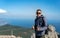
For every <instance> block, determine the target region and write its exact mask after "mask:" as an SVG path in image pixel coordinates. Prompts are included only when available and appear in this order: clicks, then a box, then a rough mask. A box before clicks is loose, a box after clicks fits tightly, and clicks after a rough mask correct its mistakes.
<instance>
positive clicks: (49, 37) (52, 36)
mask: <svg viewBox="0 0 60 38" xmlns="http://www.w3.org/2000/svg"><path fill="white" fill-rule="evenodd" d="M48 29H49V30H48V34H45V35H44V36H42V38H58V34H57V32H56V29H55V27H54V26H53V25H49V26H48ZM59 37H60V36H59ZM31 38H35V33H33V34H32V35H31Z"/></svg>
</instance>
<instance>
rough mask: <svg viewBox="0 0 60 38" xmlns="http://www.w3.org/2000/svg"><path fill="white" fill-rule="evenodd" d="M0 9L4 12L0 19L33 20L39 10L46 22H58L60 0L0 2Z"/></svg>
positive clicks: (6, 0) (11, 0)
mask: <svg viewBox="0 0 60 38" xmlns="http://www.w3.org/2000/svg"><path fill="white" fill-rule="evenodd" d="M0 9H2V10H5V11H6V12H5V13H1V14H0V18H9V19H34V18H35V16H36V15H35V13H36V10H37V9H41V10H42V12H43V15H44V16H45V17H46V18H47V19H48V20H56V21H60V18H59V16H60V0H0Z"/></svg>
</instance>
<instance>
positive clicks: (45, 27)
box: [40, 17, 47, 31]
mask: <svg viewBox="0 0 60 38" xmlns="http://www.w3.org/2000/svg"><path fill="white" fill-rule="evenodd" d="M43 22H44V25H45V26H44V27H40V30H41V31H43V30H46V29H47V22H46V19H45V17H43Z"/></svg>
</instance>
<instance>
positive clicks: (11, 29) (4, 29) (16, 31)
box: [0, 24, 33, 38]
mask: <svg viewBox="0 0 60 38" xmlns="http://www.w3.org/2000/svg"><path fill="white" fill-rule="evenodd" d="M32 32H33V31H32V29H30V28H24V27H20V26H14V25H10V24H6V25H3V26H0V35H11V34H13V35H15V36H21V37H23V38H30V36H31V34H32Z"/></svg>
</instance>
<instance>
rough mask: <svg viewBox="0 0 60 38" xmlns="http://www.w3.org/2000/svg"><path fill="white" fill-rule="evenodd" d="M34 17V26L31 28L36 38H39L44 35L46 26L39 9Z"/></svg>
mask: <svg viewBox="0 0 60 38" xmlns="http://www.w3.org/2000/svg"><path fill="white" fill-rule="evenodd" d="M36 15H37V16H36V19H35V26H33V29H34V30H35V35H36V38H41V37H42V36H43V35H44V34H45V30H46V29H47V27H46V26H47V24H46V22H45V19H44V16H43V15H42V11H41V10H40V9H38V10H37V12H36Z"/></svg>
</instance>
